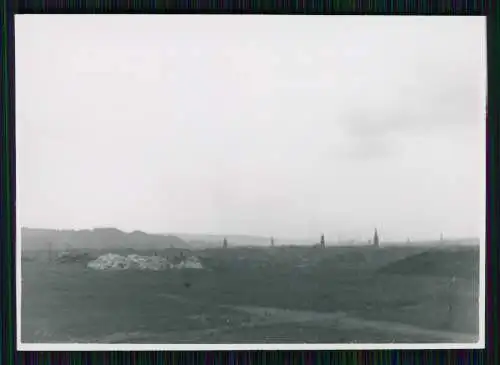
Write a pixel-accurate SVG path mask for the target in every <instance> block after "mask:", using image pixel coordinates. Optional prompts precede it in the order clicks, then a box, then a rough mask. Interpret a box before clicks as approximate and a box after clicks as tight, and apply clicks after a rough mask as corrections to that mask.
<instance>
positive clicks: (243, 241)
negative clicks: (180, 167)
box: [172, 233, 479, 248]
mask: <svg viewBox="0 0 500 365" xmlns="http://www.w3.org/2000/svg"><path fill="white" fill-rule="evenodd" d="M172 234H173V235H175V236H177V237H180V238H181V239H183V240H184V241H186V242H188V244H189V245H190V246H191V247H193V248H214V247H221V246H222V241H223V240H224V237H225V238H226V239H227V241H228V244H229V247H231V246H247V247H248V246H253V247H267V246H270V244H271V237H264V236H250V235H234V234H228V235H223V234H196V233H172ZM318 242H319V236H318V238H317V239H314V238H311V239H307V238H305V239H290V238H280V237H274V244H275V246H313V245H314V244H317V243H318ZM368 244H369V243H368V241H367V240H366V241H359V240H354V239H352V240H342V241H340V242H339V241H338V240H337V239H334V240H329V238H328V237H326V245H327V246H331V247H336V246H337V247H339V246H366V245H368ZM380 244H381V246H406V247H408V246H415V247H420V246H434V247H440V246H446V247H447V246H479V239H477V238H460V239H449V240H444V241H436V240H434V241H431V240H429V241H410V242H406V241H400V242H398V241H384V240H382V241H381V243H380Z"/></svg>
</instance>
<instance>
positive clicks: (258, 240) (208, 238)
mask: <svg viewBox="0 0 500 365" xmlns="http://www.w3.org/2000/svg"><path fill="white" fill-rule="evenodd" d="M173 234H174V235H175V236H177V237H180V238H182V239H183V240H185V241H187V242H188V243H189V245H190V246H192V247H193V248H211V247H221V246H222V241H223V240H224V238H226V239H227V241H228V245H229V247H231V245H233V246H257V247H259V246H260V247H263V246H266V247H267V246H270V245H271V237H264V236H250V235H231V234H228V235H222V234H195V233H173ZM318 241H319V238H318ZM274 244H275V245H276V246H290V245H296V246H302V245H303V246H312V245H313V244H314V240H312V239H302V240H300V239H295V240H294V239H283V238H280V237H274Z"/></svg>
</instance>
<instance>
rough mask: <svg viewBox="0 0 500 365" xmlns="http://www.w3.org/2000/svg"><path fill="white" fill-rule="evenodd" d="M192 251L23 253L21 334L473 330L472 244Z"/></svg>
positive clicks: (272, 337) (386, 337)
mask: <svg viewBox="0 0 500 365" xmlns="http://www.w3.org/2000/svg"><path fill="white" fill-rule="evenodd" d="M158 254H162V255H168V254H172V252H171V251H168V250H165V251H158ZM195 254H196V255H197V256H199V257H200V259H201V261H202V262H203V264H204V266H205V267H206V269H203V270H170V271H163V272H146V271H144V272H139V271H119V272H117V271H113V272H104V271H94V270H89V269H86V268H85V265H84V264H83V263H67V264H58V263H48V262H44V261H43V260H37V259H35V260H33V261H24V262H23V265H22V275H23V285H22V291H23V300H22V321H21V322H22V323H21V325H22V332H21V335H22V341H23V342H28V343H32V342H99V343H127V342H128V343H266V342H267V343H285V342H289V343H294V342H295V343H304V342H309V343H311V342H320V343H332V342H334V343H343V342H358V343H360V342H364V343H377V342H380V343H384V342H406V343H408V342H475V341H476V339H477V337H478V321H479V319H478V290H479V289H478V283H479V279H478V273H479V252H478V249H477V248H473V247H461V248H458V247H456V248H453V247H452V248H447V249H440V250H436V249H431V248H428V247H427V248H424V247H420V248H419V247H391V248H380V249H378V250H377V249H373V248H371V247H357V248H354V247H353V248H327V249H323V250H322V249H312V248H302V247H297V248H282V247H275V248H254V249H252V248H230V249H227V250H221V249H211V250H204V251H197V252H195ZM453 277H454V278H455V279H454V280H452V278H453Z"/></svg>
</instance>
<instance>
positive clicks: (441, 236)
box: [439, 232, 444, 242]
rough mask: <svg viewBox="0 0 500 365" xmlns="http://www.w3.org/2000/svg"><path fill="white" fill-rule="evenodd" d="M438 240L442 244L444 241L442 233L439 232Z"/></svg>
mask: <svg viewBox="0 0 500 365" xmlns="http://www.w3.org/2000/svg"><path fill="white" fill-rule="evenodd" d="M439 240H440V241H441V242H442V241H444V236H443V232H441V235H440V236H439Z"/></svg>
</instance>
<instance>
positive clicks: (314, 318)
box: [58, 294, 477, 344]
mask: <svg viewBox="0 0 500 365" xmlns="http://www.w3.org/2000/svg"><path fill="white" fill-rule="evenodd" d="M159 296H160V297H164V298H168V299H171V300H174V301H178V302H180V303H191V302H192V301H193V300H191V299H188V298H186V297H183V296H181V295H175V294H159ZM217 307H219V308H223V309H227V310H230V311H238V312H242V313H245V314H249V315H250V316H251V320H250V321H243V322H231V323H230V324H229V323H228V324H227V325H223V326H217V327H213V328H205V329H194V330H185V331H178V330H177V331H166V332H163V333H151V332H147V331H134V332H132V331H131V332H117V333H113V334H109V335H106V336H103V337H100V338H97V339H96V338H93V339H83V338H79V339H76V338H72V339H69V340H68V342H77V343H115V344H116V343H214V342H216V341H211V339H214V340H216V338H217V334H221V333H223V332H226V331H229V332H230V331H234V330H238V329H245V328H247V329H248V328H256V327H266V326H273V325H280V324H294V323H297V324H304V325H305V324H307V325H313V326H319V327H327V328H332V329H336V330H340V331H342V330H345V331H352V330H356V331H363V330H377V331H382V332H386V333H387V332H389V333H391V334H393V335H394V339H395V342H397V338H398V335H402V336H408V335H410V336H416V337H425V338H426V339H428V342H434V341H435V342H459V343H471V342H476V341H477V335H474V334H464V333H457V332H447V331H438V330H431V329H424V328H420V327H416V326H412V325H408V324H403V323H398V322H389V321H377V320H366V319H363V318H358V317H353V316H349V315H348V314H347V313H345V312H329V313H325V312H314V311H303V310H289V309H282V308H274V307H260V306H235V305H218V306H217ZM58 342H59V341H58ZM62 342H66V341H62ZM287 342H290V341H287Z"/></svg>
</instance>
